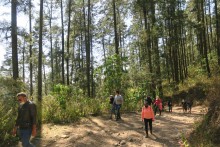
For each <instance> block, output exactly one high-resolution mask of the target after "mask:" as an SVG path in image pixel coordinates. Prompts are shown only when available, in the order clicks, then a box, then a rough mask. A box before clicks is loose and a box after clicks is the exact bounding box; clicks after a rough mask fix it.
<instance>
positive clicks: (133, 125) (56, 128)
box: [16, 106, 207, 147]
mask: <svg viewBox="0 0 220 147" xmlns="http://www.w3.org/2000/svg"><path fill="white" fill-rule="evenodd" d="M206 111H207V110H206V108H205V107H202V106H195V107H193V108H192V113H191V114H189V113H183V112H182V108H181V107H179V106H178V107H177V106H175V107H173V112H172V113H169V112H162V115H161V116H159V115H158V114H157V115H156V116H155V121H154V122H153V134H150V133H149V137H148V138H145V133H144V123H143V122H142V121H141V115H140V112H139V113H122V120H119V121H115V120H114V119H112V120H111V119H109V115H107V114H105V115H103V116H97V117H92V116H90V117H87V118H82V119H81V120H80V121H79V122H77V123H72V124H68V125H54V124H44V125H43V128H42V137H41V138H39V137H36V138H34V139H33V140H32V142H33V143H34V144H35V145H36V147H114V146H123V147H137V146H141V147H180V146H181V137H182V135H184V136H187V135H188V134H189V133H190V132H191V131H192V130H193V126H194V123H195V122H196V121H198V120H199V119H200V118H202V116H203V115H204V114H205V112H206ZM16 147H21V143H19V144H18V145H17V146H16Z"/></svg>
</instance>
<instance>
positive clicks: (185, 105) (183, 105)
mask: <svg viewBox="0 0 220 147" xmlns="http://www.w3.org/2000/svg"><path fill="white" fill-rule="evenodd" d="M181 103H182V108H183V112H187V103H186V101H185V99H182V102H181Z"/></svg>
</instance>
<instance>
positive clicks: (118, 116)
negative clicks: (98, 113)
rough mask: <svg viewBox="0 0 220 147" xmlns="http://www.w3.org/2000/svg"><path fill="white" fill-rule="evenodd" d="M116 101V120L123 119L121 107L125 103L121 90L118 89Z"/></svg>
mask: <svg viewBox="0 0 220 147" xmlns="http://www.w3.org/2000/svg"><path fill="white" fill-rule="evenodd" d="M114 103H115V105H116V120H118V119H121V114H120V109H121V106H122V104H123V97H122V96H121V95H120V93H119V91H118V90H117V91H116V95H115V99H114Z"/></svg>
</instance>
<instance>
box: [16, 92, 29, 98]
mask: <svg viewBox="0 0 220 147" xmlns="http://www.w3.org/2000/svg"><path fill="white" fill-rule="evenodd" d="M19 96H23V97H27V94H26V93H24V92H20V93H18V94H17V97H19Z"/></svg>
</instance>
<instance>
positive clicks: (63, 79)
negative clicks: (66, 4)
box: [60, 0, 65, 84]
mask: <svg viewBox="0 0 220 147" xmlns="http://www.w3.org/2000/svg"><path fill="white" fill-rule="evenodd" d="M60 5H61V6H60V7H61V25H62V84H65V70H64V61H65V60H64V59H65V49H64V25H63V23H64V22H63V0H61V1H60Z"/></svg>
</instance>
